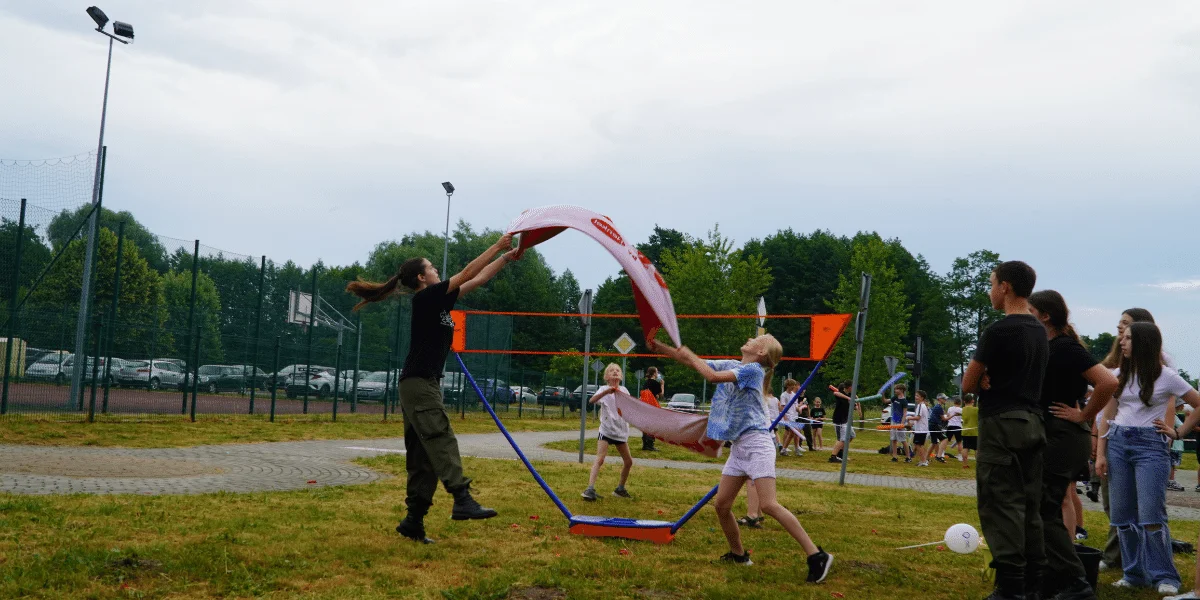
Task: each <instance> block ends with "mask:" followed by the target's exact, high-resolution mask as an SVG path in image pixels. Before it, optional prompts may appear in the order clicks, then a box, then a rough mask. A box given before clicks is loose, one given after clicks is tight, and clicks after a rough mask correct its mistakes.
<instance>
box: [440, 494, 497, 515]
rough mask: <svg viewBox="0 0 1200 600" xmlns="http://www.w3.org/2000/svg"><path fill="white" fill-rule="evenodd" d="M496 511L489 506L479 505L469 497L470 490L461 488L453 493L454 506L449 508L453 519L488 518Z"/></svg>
mask: <svg viewBox="0 0 1200 600" xmlns="http://www.w3.org/2000/svg"><path fill="white" fill-rule="evenodd" d="M497 514H498V513H497V512H496V511H494V510H492V509H490V508H484V507H483V506H480V504H479V503H478V502H476V501H475V499H474V498H472V497H471V490H470V489H467V488H463V489H461V490H459V491H457V492H455V493H454V508H453V509H451V510H450V518H451V519H454V520H455V521H466V520H468V519H490V518H492V517H494V516H496V515H497Z"/></svg>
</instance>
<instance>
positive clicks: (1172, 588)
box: [1158, 581, 1179, 596]
mask: <svg viewBox="0 0 1200 600" xmlns="http://www.w3.org/2000/svg"><path fill="white" fill-rule="evenodd" d="M1158 593H1159V595H1162V596H1171V595H1175V594H1178V593H1179V586H1177V585H1175V584H1173V583H1167V582H1165V581H1164V582H1163V583H1160V584H1158Z"/></svg>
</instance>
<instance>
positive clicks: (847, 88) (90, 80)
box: [0, 0, 1200, 374]
mask: <svg viewBox="0 0 1200 600" xmlns="http://www.w3.org/2000/svg"><path fill="white" fill-rule="evenodd" d="M746 6H752V7H753V9H748V8H746ZM85 7H86V5H85V4H79V3H73V2H63V1H61V0H39V1H37V2H33V1H28V0H0V31H4V32H5V34H4V35H3V36H0V57H2V59H0V81H3V82H4V84H3V85H4V90H5V91H4V93H0V114H3V115H4V119H3V120H2V121H0V157H3V158H18V159H29V158H48V157H58V156H66V155H72V154H78V153H81V152H86V151H88V150H90V149H94V148H95V144H96V135H97V132H98V125H99V117H100V100H101V95H102V90H103V82H104V60H105V50H106V48H105V46H106V43H105V38H103V37H102V36H100V35H99V34H98V33H95V32H94V31H92V30H91V21H90V19H89V18H88V16H87V15H86V14H85V13H84V11H83V9H84V8H85ZM101 8H103V9H104V10H105V12H107V13H108V15H109V17H110V18H112V19H114V20H120V21H127V22H129V23H131V24H133V26H134V28H135V30H136V33H137V42H136V43H135V44H134V45H131V46H126V47H118V48H116V49H115V52H114V57H113V80H112V90H111V95H110V102H109V117H108V132H107V139H106V141H107V143H108V145H109V163H108V169H107V175H106V177H107V179H106V191H105V202H106V205H108V206H110V207H111V208H114V209H118V210H120V209H127V210H131V211H133V212H134V214H136V215H137V217H138V218H139V219H140V220H141V221H142V222H143V223H145V224H146V225H147V226H148V227H149V228H150V229H151V230H153V231H155V232H157V233H159V234H162V235H167V236H172V237H176V238H183V239H193V238H200V239H201V240H202V242H203V243H205V244H207V245H210V246H214V247H218V248H224V249H227V250H230V251H233V252H240V253H245V254H251V255H259V254H267V255H269V256H271V257H273V258H276V259H286V258H291V259H293V260H295V261H296V262H298V263H300V264H305V265H307V264H311V263H312V262H314V261H316V260H317V259H323V260H325V261H326V262H330V263H349V262H352V261H355V260H359V261H361V260H363V259H365V257H366V256H367V253H368V252H369V251H370V249H371V248H372V247H373V246H374V245H375V244H376V243H377V242H379V241H383V240H388V239H393V238H398V237H399V236H401V235H403V234H404V233H406V232H409V231H413V230H425V229H429V230H436V231H440V230H441V229H442V226H443V223H444V219H445V196H444V195H442V192H441V187H440V186H439V183H440V182H441V181H444V180H447V179H449V180H451V181H453V182H454V184H455V185H456V186H457V187H458V190H459V191H458V193H457V194H456V195H455V196H454V202H453V207H452V218H453V219H455V220H457V219H459V218H465V219H467V220H468V221H470V222H471V223H473V224H475V225H476V226H480V227H482V226H487V227H493V228H501V227H503V226H505V225H506V224H507V223H508V222H509V220H511V219H512V218H513V217H514V216H516V215H517V214H518V213H519V212H520V211H521V210H523V209H525V208H529V207H532V206H538V205H543V204H551V203H572V204H579V205H582V206H586V207H589V208H592V209H594V210H598V211H602V212H604V213H605V214H607V215H609V216H611V217H612V218H613V219H614V220H615V222H616V223H617V224H618V225H619V226H620V227H621V229H622V231H623V233H625V234H626V236H629V237H632V238H634V239H645V237H646V236H648V235H649V231H650V228H651V227H652V226H653V225H654V224H655V223H658V224H661V225H663V226H667V227H673V228H676V229H680V230H682V231H685V232H689V233H691V234H694V235H702V234H703V233H704V232H705V231H706V230H708V229H709V228H711V227H712V226H713V224H714V223H718V222H719V223H720V226H721V230H722V231H723V232H724V233H726V234H727V235H729V236H731V237H732V238H734V239H735V240H736V241H738V242H739V243H741V242H744V241H746V240H747V239H749V238H752V237H762V236H763V235H766V234H769V233H770V232H773V231H775V230H777V229H780V228H784V227H792V228H795V229H797V230H801V231H810V230H813V229H817V228H827V229H830V230H832V231H834V232H836V233H840V234H846V235H852V234H853V233H854V232H856V231H858V230H875V231H878V232H879V233H880V234H882V235H883V236H885V237H897V238H900V239H901V240H903V242H904V244H905V246H906V247H908V248H909V249H910V250H912V251H913V252H915V253H921V254H923V255H924V256H925V257H926V258H927V259H928V260H929V262H930V264H931V265H932V266H933V267H934V269H936V270H937V271H939V272H946V271H948V270H949V268H950V264H951V261H952V260H953V259H954V258H955V257H957V256H964V255H966V254H968V253H970V252H972V251H974V250H977V249H980V248H987V249H990V250H994V251H996V252H999V253H1000V254H1001V256H1002V257H1003V258H1006V259H1008V258H1020V259H1023V260H1026V261H1028V262H1030V263H1031V264H1033V265H1034V267H1035V268H1037V270H1038V274H1039V282H1038V283H1039V287H1041V288H1046V287H1049V288H1055V289H1058V290H1059V291H1061V292H1063V294H1064V295H1065V296H1066V298H1067V300H1068V302H1069V303H1070V304H1071V306H1072V307H1073V309H1074V311H1075V315H1074V319H1075V320H1076V321H1077V323H1078V325H1079V326H1080V328H1081V330H1082V331H1084V332H1085V333H1092V334H1094V333H1098V332H1100V331H1111V330H1113V329H1114V326H1115V323H1116V321H1117V319H1118V317H1119V315H1120V311H1121V310H1123V309H1125V308H1128V307H1130V306H1143V307H1146V308H1148V309H1150V310H1151V311H1152V312H1153V313H1154V314H1155V316H1156V317H1157V318H1158V321H1159V323H1160V325H1162V326H1163V329H1164V335H1165V337H1166V340H1167V348H1168V351H1169V352H1171V353H1172V354H1174V355H1175V356H1176V358H1177V359H1178V361H1179V362H1180V363H1181V366H1183V367H1185V368H1187V369H1188V370H1189V371H1191V372H1192V373H1193V374H1197V373H1200V336H1198V335H1197V334H1198V333H1200V310H1197V309H1198V308H1200V244H1198V236H1197V235H1196V232H1197V230H1198V228H1200V208H1198V207H1200V167H1197V158H1198V157H1200V3H1197V2H1192V1H1186V0H1184V1H1178V2H1169V1H1163V2H1156V3H1155V4H1154V7H1153V9H1152V10H1151V9H1147V8H1146V7H1145V6H1144V5H1138V4H1137V3H1128V2H1121V3H1116V2H1103V1H1101V2H1096V1H1094V0H1093V1H1087V2H1083V1H1078V2H1069V1H1063V2H1054V3H1046V2H1016V1H1012V2H1002V3H990V4H986V5H985V4H984V3H961V2H960V3H952V2H917V1H910V2H890V1H886V0H881V1H877V2H865V1H864V2H837V3H830V2H758V3H752V4H750V5H744V6H742V5H736V4H733V3H729V2H698V1H695V0H688V1H680V2H639V3H567V2H511V3H480V2H437V3H432V2H428V3H397V2H382V1H369V2H368V1H365V0H360V1H357V2H348V3H340V4H339V3H332V2H319V3H317V2H303V1H284V0H193V1H192V2H187V3H168V2H157V3H151V2H135V1H132V0H105V3H104V4H103V5H101ZM581 239H582V238H581V237H580V236H578V235H576V236H571V235H570V234H565V235H563V236H560V239H558V240H554V241H552V242H550V243H548V244H546V245H545V246H544V250H545V253H546V255H547V258H548V260H549V261H550V263H551V264H552V265H553V266H554V267H555V269H556V270H558V271H562V270H563V269H566V268H570V269H571V270H572V271H574V272H575V273H576V275H577V276H578V277H579V279H580V281H581V282H582V283H583V284H584V285H595V284H597V283H599V282H600V281H601V280H603V278H604V277H605V276H607V275H609V274H612V273H613V272H614V270H615V263H614V262H613V261H612V260H611V258H609V257H608V256H607V255H605V254H603V252H602V251H601V250H600V249H599V247H598V246H596V247H591V246H590V245H587V244H579V243H578V242H579V241H580V240H581ZM770 308H772V309H773V310H779V311H787V307H770Z"/></svg>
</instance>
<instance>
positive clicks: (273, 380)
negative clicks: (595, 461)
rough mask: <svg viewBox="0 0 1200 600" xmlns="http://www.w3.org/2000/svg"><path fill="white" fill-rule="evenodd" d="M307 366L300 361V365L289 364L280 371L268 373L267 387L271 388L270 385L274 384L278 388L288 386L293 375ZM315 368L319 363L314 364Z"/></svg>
mask: <svg viewBox="0 0 1200 600" xmlns="http://www.w3.org/2000/svg"><path fill="white" fill-rule="evenodd" d="M306 366H307V365H305V364H304V363H300V364H298V365H288V366H286V367H284V368H282V369H280V370H279V372H278V373H270V374H268V375H267V389H270V386H272V385H274V386H275V387H276V388H282V387H287V385H288V383H289V382H290V381H291V379H292V375H294V374H295V373H296V372H297V371H303V370H304V367H306ZM313 368H314V369H316V368H317V365H313Z"/></svg>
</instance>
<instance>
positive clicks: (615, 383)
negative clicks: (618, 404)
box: [580, 363, 633, 502]
mask: <svg viewBox="0 0 1200 600" xmlns="http://www.w3.org/2000/svg"><path fill="white" fill-rule="evenodd" d="M622 376H623V373H622V372H621V365H618V364H617V363H612V364H610V365H608V367H607V368H606V369H604V382H605V383H607V384H608V385H607V386H605V387H604V389H601V390H598V391H597V392H596V395H594V396H592V399H591V400H589V401H588V402H589V403H591V404H596V403H597V402H599V403H600V439H599V440H597V441H596V462H594V463H592V474H591V476H590V477H588V487H587V489H586V490H583V494H580V495H581V496H583V499H584V500H587V501H588V502H594V501H595V500H596V477H597V476H599V475H600V467H602V466H604V457H605V456H606V455H608V447H609V445H613V446H616V447H617V451H618V452H620V453H621V462H622V465H621V482H620V483H619V484H617V489H615V490H613V495H614V496H620V497H621V498H628V497H629V492H627V491H625V482H626V481H628V480H629V470H630V469H632V468H633V456H632V455H630V454H629V423H626V422H625V419H622V418H621V415H619V414H617V409H615V408H613V407H612V406H611V405H610V403H608V402H601V400H603V399H604V397H605V396H608V395H609V394H612V393H613V392H621V393H624V394H626V395H628V394H629V390H627V389H625V386H623V385H621V377H622Z"/></svg>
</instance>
